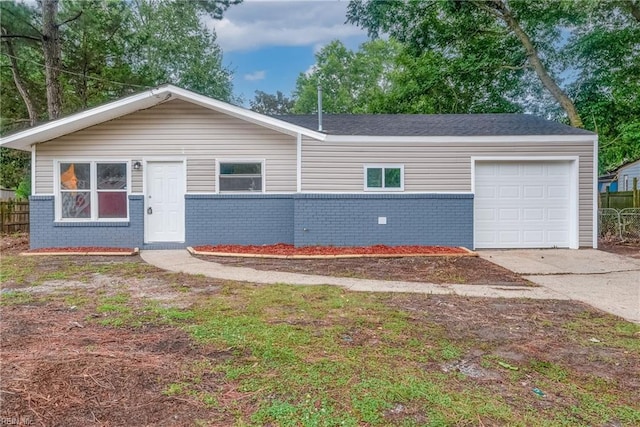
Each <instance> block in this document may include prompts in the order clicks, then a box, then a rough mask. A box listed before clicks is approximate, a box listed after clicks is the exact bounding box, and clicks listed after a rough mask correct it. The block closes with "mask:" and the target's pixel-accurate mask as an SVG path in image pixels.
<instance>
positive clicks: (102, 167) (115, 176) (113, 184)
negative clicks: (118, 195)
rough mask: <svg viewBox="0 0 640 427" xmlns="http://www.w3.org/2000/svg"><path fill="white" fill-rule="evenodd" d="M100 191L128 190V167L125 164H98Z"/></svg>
mask: <svg viewBox="0 0 640 427" xmlns="http://www.w3.org/2000/svg"><path fill="white" fill-rule="evenodd" d="M97 173H98V174H97V180H98V190H126V189H127V165H126V164H125V163H98V165H97Z"/></svg>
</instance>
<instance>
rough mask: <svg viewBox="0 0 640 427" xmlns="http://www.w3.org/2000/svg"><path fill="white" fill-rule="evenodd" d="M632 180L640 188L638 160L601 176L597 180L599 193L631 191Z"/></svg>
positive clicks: (639, 165)
mask: <svg viewBox="0 0 640 427" xmlns="http://www.w3.org/2000/svg"><path fill="white" fill-rule="evenodd" d="M634 178H635V179H636V180H637V182H638V186H640V159H638V160H635V161H630V162H626V163H624V164H623V165H621V166H619V167H618V168H617V169H615V170H613V171H611V172H609V173H607V174H605V175H601V176H600V177H599V178H598V185H599V187H600V192H601V193H606V192H607V191H610V192H612V193H615V192H617V191H631V190H633V179H634Z"/></svg>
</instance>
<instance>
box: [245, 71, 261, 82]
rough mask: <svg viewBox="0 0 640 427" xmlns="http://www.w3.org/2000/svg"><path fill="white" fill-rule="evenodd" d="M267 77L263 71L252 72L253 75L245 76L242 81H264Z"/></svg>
mask: <svg viewBox="0 0 640 427" xmlns="http://www.w3.org/2000/svg"><path fill="white" fill-rule="evenodd" d="M265 77H267V72H266V71H264V70H258V71H254V72H253V73H249V74H245V75H244V79H245V80H248V81H250V82H255V81H257V80H264V79H265Z"/></svg>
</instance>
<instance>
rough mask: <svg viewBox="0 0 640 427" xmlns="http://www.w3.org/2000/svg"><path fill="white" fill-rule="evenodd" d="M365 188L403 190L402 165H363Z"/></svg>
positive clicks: (371, 189)
mask: <svg viewBox="0 0 640 427" xmlns="http://www.w3.org/2000/svg"><path fill="white" fill-rule="evenodd" d="M364 171H365V176H364V179H365V187H364V189H365V190H368V191H402V190H404V166H403V165H365V168H364Z"/></svg>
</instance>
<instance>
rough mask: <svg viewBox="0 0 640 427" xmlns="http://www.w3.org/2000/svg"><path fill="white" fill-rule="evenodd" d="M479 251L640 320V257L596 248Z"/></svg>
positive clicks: (546, 284) (568, 293) (532, 278)
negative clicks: (631, 256)
mask: <svg viewBox="0 0 640 427" xmlns="http://www.w3.org/2000/svg"><path fill="white" fill-rule="evenodd" d="M478 254H479V255H480V256H481V257H482V258H484V259H486V260H488V261H491V262H493V263H495V264H498V265H501V266H502V267H505V268H508V269H509V270H511V271H514V272H516V273H519V274H521V275H523V276H524V277H525V278H526V279H528V280H530V281H532V282H533V283H536V284H538V285H540V286H544V287H545V288H547V289H548V290H552V291H554V292H556V293H559V294H561V295H562V296H564V297H566V298H569V299H574V300H578V301H582V302H585V303H587V304H589V305H591V306H593V307H596V308H599V309H601V310H604V311H606V312H609V313H612V314H615V315H617V316H620V317H622V318H624V319H626V320H629V321H631V322H635V323H640V260H637V259H633V258H630V257H626V256H622V255H616V254H612V253H609V252H603V251H598V250H595V249H580V250H570V249H522V250H482V251H478Z"/></svg>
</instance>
